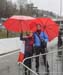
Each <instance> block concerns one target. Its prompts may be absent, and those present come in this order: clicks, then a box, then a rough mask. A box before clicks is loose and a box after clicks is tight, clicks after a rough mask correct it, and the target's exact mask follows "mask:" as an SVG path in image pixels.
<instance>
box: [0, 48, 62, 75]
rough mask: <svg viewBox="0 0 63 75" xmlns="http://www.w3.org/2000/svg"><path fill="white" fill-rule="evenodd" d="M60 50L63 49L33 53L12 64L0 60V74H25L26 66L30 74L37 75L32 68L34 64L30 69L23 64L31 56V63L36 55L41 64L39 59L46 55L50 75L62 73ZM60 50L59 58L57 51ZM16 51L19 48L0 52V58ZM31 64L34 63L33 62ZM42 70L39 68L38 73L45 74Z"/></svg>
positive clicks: (41, 62) (41, 63)
mask: <svg viewBox="0 0 63 75" xmlns="http://www.w3.org/2000/svg"><path fill="white" fill-rule="evenodd" d="M62 50H63V49H62V47H61V48H60V49H59V50H56V51H50V52H48V53H45V54H40V55H34V56H32V57H28V58H25V59H24V60H23V62H22V63H18V64H17V62H14V63H13V64H10V63H9V61H5V63H6V64H4V62H0V75H9V74H10V75H25V71H24V68H27V69H28V70H29V71H30V73H31V74H32V75H38V74H37V73H36V71H35V69H33V68H34V66H32V67H33V68H32V69H30V68H29V67H27V66H26V65H25V64H24V62H25V61H26V60H27V59H30V58H31V59H32V60H33V61H32V63H33V62H34V60H35V58H36V57H40V65H41V66H43V65H44V64H43V61H42V60H41V58H42V56H43V55H46V56H47V60H48V63H49V70H50V75H63V51H62ZM60 51H62V55H61V57H60V59H58V57H57V53H58V52H60ZM17 52H19V50H16V51H12V52H9V53H4V54H1V55H0V58H1V57H5V56H8V55H11V56H12V54H14V53H17ZM55 55H56V57H55ZM2 59H3V58H2ZM59 60H60V61H59ZM12 62H13V61H12V60H11V63H12ZM1 64H2V65H3V66H2V68H1ZM33 65H35V63H34V64H33ZM4 66H5V67H4ZM42 70H43V69H40V72H39V74H40V75H45V74H46V72H45V71H42ZM44 70H45V69H44ZM12 71H13V73H12ZM27 72H28V71H27Z"/></svg>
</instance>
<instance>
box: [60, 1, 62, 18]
mask: <svg viewBox="0 0 63 75" xmlns="http://www.w3.org/2000/svg"><path fill="white" fill-rule="evenodd" d="M61 15H62V0H60V17H61Z"/></svg>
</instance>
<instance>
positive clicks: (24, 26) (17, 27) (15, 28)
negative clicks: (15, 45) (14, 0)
mask: <svg viewBox="0 0 63 75" xmlns="http://www.w3.org/2000/svg"><path fill="white" fill-rule="evenodd" d="M33 19H34V18H33V17H30V16H20V15H18V16H12V17H10V18H8V19H7V20H6V21H5V22H4V23H3V25H4V26H5V27H6V29H7V30H9V31H12V32H27V31H30V29H29V23H30V21H31V20H33Z"/></svg>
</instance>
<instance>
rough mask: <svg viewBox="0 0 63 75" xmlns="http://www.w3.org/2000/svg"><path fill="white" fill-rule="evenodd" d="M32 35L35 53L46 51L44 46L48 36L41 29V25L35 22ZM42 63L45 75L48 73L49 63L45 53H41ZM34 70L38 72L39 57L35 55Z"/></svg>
mask: <svg viewBox="0 0 63 75" xmlns="http://www.w3.org/2000/svg"><path fill="white" fill-rule="evenodd" d="M33 36H34V48H35V53H36V55H38V54H40V53H42V54H44V53H46V47H47V42H48V36H47V35H46V34H45V33H44V32H42V31H41V25H39V24H37V31H36V32H35V33H34V34H33ZM43 60H44V65H45V68H46V72H47V75H49V65H48V62H47V59H46V55H43ZM36 72H37V73H38V72H39V57H36Z"/></svg>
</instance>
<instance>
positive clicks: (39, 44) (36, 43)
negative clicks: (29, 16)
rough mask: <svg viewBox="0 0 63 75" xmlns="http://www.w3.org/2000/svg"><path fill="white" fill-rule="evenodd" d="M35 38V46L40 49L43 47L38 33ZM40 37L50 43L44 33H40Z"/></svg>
mask: <svg viewBox="0 0 63 75" xmlns="http://www.w3.org/2000/svg"><path fill="white" fill-rule="evenodd" d="M33 36H34V46H38V47H39V46H41V41H40V39H39V37H38V35H37V33H36V32H35V33H34V34H33ZM39 36H40V38H41V39H43V40H45V42H48V36H47V35H46V34H45V33H44V32H40V34H39Z"/></svg>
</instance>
